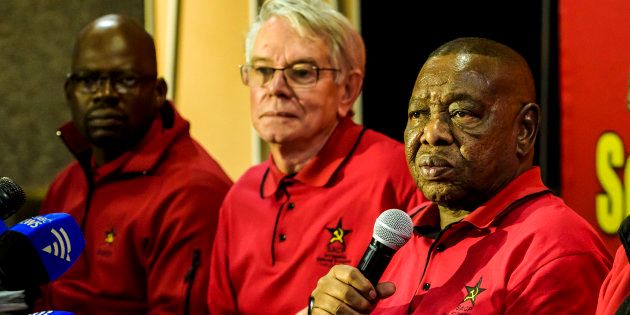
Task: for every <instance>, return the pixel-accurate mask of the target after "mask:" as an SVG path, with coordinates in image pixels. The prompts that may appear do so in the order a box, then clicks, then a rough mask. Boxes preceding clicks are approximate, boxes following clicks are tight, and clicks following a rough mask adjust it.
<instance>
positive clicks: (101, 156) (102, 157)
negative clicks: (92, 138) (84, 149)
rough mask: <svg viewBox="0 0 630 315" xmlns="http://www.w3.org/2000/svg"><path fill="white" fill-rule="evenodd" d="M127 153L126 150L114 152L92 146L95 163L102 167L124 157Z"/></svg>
mask: <svg viewBox="0 0 630 315" xmlns="http://www.w3.org/2000/svg"><path fill="white" fill-rule="evenodd" d="M123 153H125V151H124V150H121V151H112V150H104V149H102V148H99V147H96V146H92V154H93V155H94V163H96V166H102V165H105V164H107V163H108V162H111V161H113V160H115V159H116V158H117V157H119V156H121V155H123Z"/></svg>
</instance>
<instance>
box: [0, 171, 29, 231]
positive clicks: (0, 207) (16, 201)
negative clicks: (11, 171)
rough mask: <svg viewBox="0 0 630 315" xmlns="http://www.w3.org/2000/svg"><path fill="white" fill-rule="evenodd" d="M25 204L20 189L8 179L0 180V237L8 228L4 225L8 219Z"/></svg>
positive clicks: (23, 195)
mask: <svg viewBox="0 0 630 315" xmlns="http://www.w3.org/2000/svg"><path fill="white" fill-rule="evenodd" d="M24 202H26V194H24V190H22V187H20V186H18V185H17V184H16V183H14V182H13V181H12V180H11V179H10V178H8V177H2V178H0V218H2V220H0V235H2V234H4V233H5V232H6V231H7V230H8V229H9V228H8V227H7V225H6V224H5V223H4V220H6V219H7V218H8V217H10V216H12V215H13V214H15V213H16V212H17V211H18V210H20V208H22V206H23V205H24Z"/></svg>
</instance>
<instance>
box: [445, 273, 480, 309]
mask: <svg viewBox="0 0 630 315" xmlns="http://www.w3.org/2000/svg"><path fill="white" fill-rule="evenodd" d="M482 279H483V278H482V277H480V278H479V281H477V284H475V285H474V286H467V285H465V286H464V287H465V288H466V296H465V297H464V300H463V301H462V302H461V303H459V305H458V306H457V307H456V308H455V310H453V311H451V312H449V314H451V315H455V314H469V313H468V312H470V311H472V309H473V307H475V302H477V297H478V296H479V294H481V292H483V291H486V289H484V288H482V287H481V280H482Z"/></svg>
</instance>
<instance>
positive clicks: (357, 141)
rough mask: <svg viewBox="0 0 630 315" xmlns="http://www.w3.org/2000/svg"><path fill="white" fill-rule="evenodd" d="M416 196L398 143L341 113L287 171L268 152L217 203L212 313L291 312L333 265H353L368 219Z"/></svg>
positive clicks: (368, 232) (408, 204)
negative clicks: (309, 153) (314, 149)
mask: <svg viewBox="0 0 630 315" xmlns="http://www.w3.org/2000/svg"><path fill="white" fill-rule="evenodd" d="M423 200H424V197H423V196H422V194H421V193H420V192H419V190H418V189H417V188H416V186H415V184H414V182H413V180H412V178H411V175H410V174H409V171H408V170H407V165H406V163H405V158H404V153H403V147H402V144H400V143H398V142H396V141H394V140H392V139H390V138H387V137H386V136H384V135H382V134H379V133H376V132H374V131H371V130H367V129H364V128H363V127H361V126H359V125H356V124H354V123H353V122H352V120H350V119H349V118H346V119H343V120H342V121H341V122H340V123H339V124H338V126H337V127H336V128H335V130H334V131H333V133H332V135H331V136H330V138H329V140H328V141H327V143H326V144H325V145H324V147H323V148H322V150H321V151H320V152H319V153H318V155H317V156H316V157H314V158H313V159H311V160H310V161H309V162H308V163H307V164H306V165H305V166H304V168H303V169H302V170H300V171H299V172H298V173H296V174H293V175H286V174H282V172H280V170H278V168H277V167H276V166H275V165H274V164H273V162H272V161H271V159H270V160H268V161H266V162H264V163H262V164H260V165H257V166H254V167H253V168H251V169H250V170H248V171H247V172H246V173H245V174H244V175H243V176H242V177H241V178H240V179H239V180H238V181H237V182H236V183H235V185H234V186H233V188H232V189H230V191H229V192H228V195H227V196H226V199H225V200H224V202H223V205H222V207H221V214H220V217H219V230H218V231H217V237H216V241H215V246H214V249H213V254H212V266H211V274H210V286H209V292H208V303H209V305H210V312H211V313H212V314H229V313H240V314H292V313H295V312H297V311H299V310H300V309H303V308H304V307H306V305H307V302H308V297H309V295H310V294H311V292H312V291H313V290H314V289H315V287H316V285H317V280H318V279H319V278H320V277H322V276H323V275H324V274H326V273H327V272H328V270H329V269H330V268H331V267H332V266H333V265H335V264H350V265H356V264H357V263H358V261H359V259H360V258H361V256H362V255H363V253H364V251H365V249H366V247H367V245H368V244H369V242H370V239H371V237H372V231H373V226H374V221H375V220H376V218H377V217H378V215H379V214H380V213H381V212H382V211H384V210H387V209H390V208H399V209H403V210H406V209H409V208H412V207H414V206H415V205H417V204H419V203H420V202H421V201H423Z"/></svg>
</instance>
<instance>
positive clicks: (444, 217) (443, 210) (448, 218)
mask: <svg viewBox="0 0 630 315" xmlns="http://www.w3.org/2000/svg"><path fill="white" fill-rule="evenodd" d="M438 208H439V209H440V229H444V228H445V227H446V226H447V225H449V224H451V223H455V222H459V221H461V220H462V219H463V218H465V217H466V216H468V215H469V214H470V211H467V210H460V209H451V208H447V207H445V206H440V205H438Z"/></svg>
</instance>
